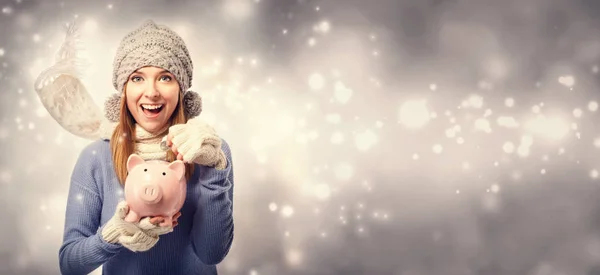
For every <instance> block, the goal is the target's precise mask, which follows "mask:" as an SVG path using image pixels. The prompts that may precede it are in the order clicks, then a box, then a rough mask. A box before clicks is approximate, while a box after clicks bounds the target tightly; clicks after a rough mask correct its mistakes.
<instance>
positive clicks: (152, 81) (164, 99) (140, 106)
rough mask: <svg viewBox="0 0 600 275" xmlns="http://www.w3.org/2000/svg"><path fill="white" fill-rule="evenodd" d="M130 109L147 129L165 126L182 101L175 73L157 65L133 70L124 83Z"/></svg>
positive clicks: (139, 122)
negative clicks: (178, 103)
mask: <svg viewBox="0 0 600 275" xmlns="http://www.w3.org/2000/svg"><path fill="white" fill-rule="evenodd" d="M125 89H126V92H125V93H126V99H127V108H129V112H131V114H132V115H133V118H134V119H135V121H136V122H137V123H138V124H139V125H140V126H142V127H143V128H144V129H146V131H148V132H151V133H156V132H157V131H158V130H160V129H161V128H163V127H164V126H165V125H166V124H167V122H168V121H169V118H171V115H172V114H173V111H174V110H175V107H176V106H177V102H178V101H179V83H178V82H177V80H176V79H175V76H174V75H173V74H171V73H169V72H168V71H167V70H164V69H162V68H158V67H143V68H140V69H138V70H137V71H135V72H133V73H132V74H131V75H130V76H129V79H128V80H127V83H126V84H125Z"/></svg>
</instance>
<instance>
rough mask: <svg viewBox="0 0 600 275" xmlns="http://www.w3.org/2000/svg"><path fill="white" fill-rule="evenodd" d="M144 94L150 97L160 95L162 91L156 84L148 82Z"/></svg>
mask: <svg viewBox="0 0 600 275" xmlns="http://www.w3.org/2000/svg"><path fill="white" fill-rule="evenodd" d="M144 95H145V96H146V97H150V98H155V97H158V96H159V95H160V93H159V92H158V89H157V87H156V84H154V83H148V85H147V86H146V89H145V90H144Z"/></svg>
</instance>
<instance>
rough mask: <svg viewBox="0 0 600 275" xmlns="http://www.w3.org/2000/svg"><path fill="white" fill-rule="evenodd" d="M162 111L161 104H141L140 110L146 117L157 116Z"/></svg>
mask: <svg viewBox="0 0 600 275" xmlns="http://www.w3.org/2000/svg"><path fill="white" fill-rule="evenodd" d="M162 109H163V104H142V110H143V111H144V114H145V115H146V116H148V117H155V116H157V115H158V114H159V113H160V111H162Z"/></svg>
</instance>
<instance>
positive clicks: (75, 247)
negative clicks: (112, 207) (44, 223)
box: [59, 146, 123, 274]
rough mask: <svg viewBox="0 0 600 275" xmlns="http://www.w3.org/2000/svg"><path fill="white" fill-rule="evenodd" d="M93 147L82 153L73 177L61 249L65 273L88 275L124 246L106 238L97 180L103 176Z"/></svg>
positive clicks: (60, 258) (61, 264)
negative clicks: (104, 236)
mask: <svg viewBox="0 0 600 275" xmlns="http://www.w3.org/2000/svg"><path fill="white" fill-rule="evenodd" d="M94 155H95V154H94V151H93V147H92V146H88V147H87V148H86V149H85V150H83V152H82V153H81V154H80V156H79V159H78V160H77V164H76V165H75V168H74V170H73V173H72V175H71V183H70V187H69V195H68V200H67V210H66V216H65V228H64V237H63V244H62V246H61V247H60V250H59V262H60V270H61V273H62V274H88V273H90V272H92V271H93V270H95V269H96V268H98V267H99V266H100V265H102V264H103V263H104V262H106V261H107V260H109V259H110V258H112V257H113V256H115V255H117V253H118V252H119V251H120V249H121V248H122V247H123V246H122V245H119V244H111V243H108V242H106V241H104V239H103V238H102V235H101V233H100V232H101V229H99V225H100V216H101V215H100V214H101V211H102V197H101V196H100V194H99V191H98V186H97V185H96V181H97V179H98V178H99V177H98V175H99V174H100V173H101V168H100V167H99V163H98V161H97V160H96V159H95V156H94Z"/></svg>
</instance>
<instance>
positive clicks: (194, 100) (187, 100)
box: [183, 91, 202, 119]
mask: <svg viewBox="0 0 600 275" xmlns="http://www.w3.org/2000/svg"><path fill="white" fill-rule="evenodd" d="M183 106H184V107H185V113H186V115H187V118H188V119H190V118H193V117H197V116H198V115H200V113H201V112H202V97H200V95H199V94H197V93H196V92H193V91H187V92H185V93H184V96H183Z"/></svg>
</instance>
